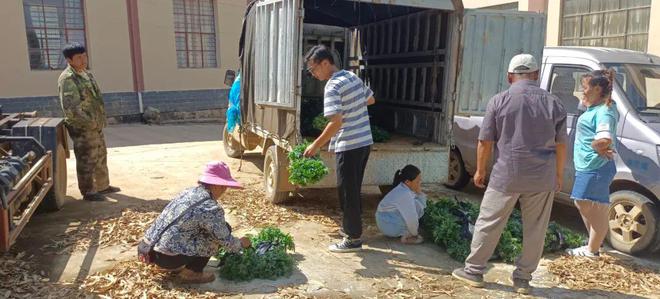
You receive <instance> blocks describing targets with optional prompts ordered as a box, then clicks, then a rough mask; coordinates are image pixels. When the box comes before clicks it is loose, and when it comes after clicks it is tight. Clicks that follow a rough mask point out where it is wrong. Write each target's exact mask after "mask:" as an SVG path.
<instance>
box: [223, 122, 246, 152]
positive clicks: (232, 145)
mask: <svg viewBox="0 0 660 299" xmlns="http://www.w3.org/2000/svg"><path fill="white" fill-rule="evenodd" d="M234 130H236V128H234ZM222 145H223V147H224V148H225V154H227V157H230V158H240V157H241V155H242V154H243V147H242V146H241V143H240V142H238V141H236V140H234V137H232V136H231V133H230V132H229V131H227V124H225V126H224V128H222Z"/></svg>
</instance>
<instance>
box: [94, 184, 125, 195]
mask: <svg viewBox="0 0 660 299" xmlns="http://www.w3.org/2000/svg"><path fill="white" fill-rule="evenodd" d="M119 191H121V189H120V188H119V187H115V186H108V188H105V189H103V190H101V191H99V193H101V194H109V193H115V192H119Z"/></svg>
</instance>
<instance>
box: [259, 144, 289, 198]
mask: <svg viewBox="0 0 660 299" xmlns="http://www.w3.org/2000/svg"><path fill="white" fill-rule="evenodd" d="M278 163H279V162H278V160H277V145H271V146H270V147H269V148H268V150H267V151H266V156H265V157H264V189H265V191H266V198H268V200H270V202H272V203H275V204H278V203H283V202H285V201H287V200H288V199H289V192H288V191H281V190H280V185H281V184H280V182H281V181H280V180H283V179H284V180H285V179H287V178H283V177H281V176H280V172H279V171H278V169H279V168H280V165H279V164H278Z"/></svg>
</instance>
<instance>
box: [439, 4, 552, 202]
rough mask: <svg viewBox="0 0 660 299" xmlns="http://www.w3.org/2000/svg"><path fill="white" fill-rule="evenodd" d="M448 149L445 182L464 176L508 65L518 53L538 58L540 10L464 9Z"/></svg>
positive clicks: (460, 181)
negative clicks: (489, 107)
mask: <svg viewBox="0 0 660 299" xmlns="http://www.w3.org/2000/svg"><path fill="white" fill-rule="evenodd" d="M460 27H461V29H460V45H459V55H458V57H457V59H458V61H457V63H458V67H457V71H456V73H457V75H456V76H457V78H456V91H455V95H454V103H455V107H454V108H453V111H454V118H453V126H452V130H451V131H452V133H451V135H452V141H451V145H452V149H451V151H450V158H449V173H448V179H447V185H448V186H449V187H452V188H456V189H460V188H462V187H464V186H465V185H466V184H467V183H468V182H469V178H470V176H469V174H470V173H473V172H474V170H475V168H476V161H477V139H478V135H479V128H480V126H481V122H482V120H483V115H484V113H485V111H486V105H487V104H488V100H489V99H490V98H491V97H492V96H494V95H495V94H497V93H500V92H502V91H504V90H506V89H507V88H509V83H508V81H507V77H506V74H507V68H508V66H509V61H510V60H511V58H512V57H513V56H515V55H517V54H520V53H528V54H532V55H534V57H536V59H537V61H539V63H540V62H541V58H542V53H543V45H544V44H545V29H546V18H545V15H543V14H540V13H533V12H521V11H494V10H466V11H465V14H464V15H463V18H462V25H461V26H460Z"/></svg>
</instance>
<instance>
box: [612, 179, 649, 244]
mask: <svg viewBox="0 0 660 299" xmlns="http://www.w3.org/2000/svg"><path fill="white" fill-rule="evenodd" d="M610 202H611V203H610V209H609V215H608V219H609V222H610V231H609V233H608V236H607V238H608V240H609V241H610V244H611V245H612V247H614V249H616V250H619V251H621V252H624V253H629V254H637V253H641V252H643V251H645V250H649V251H650V250H651V249H652V246H654V245H655V241H656V240H660V233H659V232H658V230H659V227H658V221H660V217H658V215H659V213H658V205H656V204H654V203H653V201H651V200H650V199H649V198H648V197H646V196H644V195H642V194H639V193H637V192H634V191H617V192H614V193H612V195H610Z"/></svg>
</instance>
